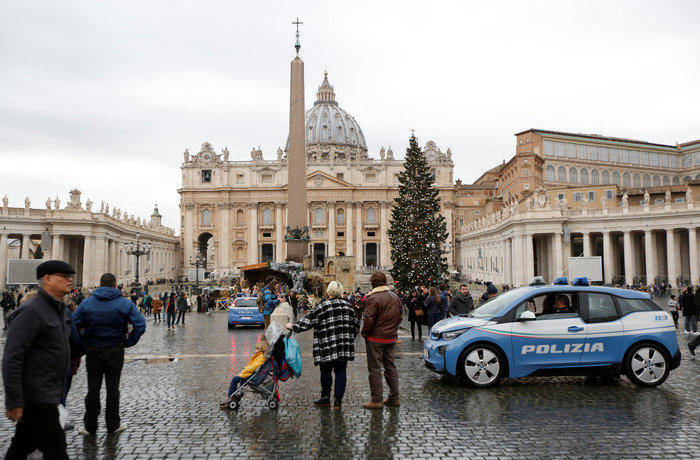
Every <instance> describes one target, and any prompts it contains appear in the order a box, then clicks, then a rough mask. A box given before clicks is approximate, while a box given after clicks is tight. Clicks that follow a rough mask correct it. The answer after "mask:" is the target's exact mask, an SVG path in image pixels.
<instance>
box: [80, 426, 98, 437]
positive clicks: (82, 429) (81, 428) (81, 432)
mask: <svg viewBox="0 0 700 460" xmlns="http://www.w3.org/2000/svg"><path fill="white" fill-rule="evenodd" d="M78 433H80V434H82V435H83V436H92V435H94V434H95V433H90V432H89V431H88V430H87V429H86V428H85V427H84V426H81V427H80V428H78Z"/></svg>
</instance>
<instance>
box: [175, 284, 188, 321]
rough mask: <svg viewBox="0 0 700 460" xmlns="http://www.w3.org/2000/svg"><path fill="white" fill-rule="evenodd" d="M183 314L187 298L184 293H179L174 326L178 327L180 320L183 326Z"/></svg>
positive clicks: (185, 311) (185, 310)
mask: <svg viewBox="0 0 700 460" xmlns="http://www.w3.org/2000/svg"><path fill="white" fill-rule="evenodd" d="M185 313H187V298H186V297H185V293H184V292H181V293H180V295H179V296H178V298H177V320H176V321H175V324H177V325H179V324H180V320H181V319H182V325H183V326H184V325H185Z"/></svg>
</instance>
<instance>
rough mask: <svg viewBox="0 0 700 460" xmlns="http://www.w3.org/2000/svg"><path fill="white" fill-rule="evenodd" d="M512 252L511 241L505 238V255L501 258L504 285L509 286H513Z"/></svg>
mask: <svg viewBox="0 0 700 460" xmlns="http://www.w3.org/2000/svg"><path fill="white" fill-rule="evenodd" d="M512 251H513V239H512V238H506V244H505V254H504V256H503V265H504V269H503V274H504V276H505V280H504V281H505V283H506V284H508V285H510V284H513V259H512V257H511V256H512Z"/></svg>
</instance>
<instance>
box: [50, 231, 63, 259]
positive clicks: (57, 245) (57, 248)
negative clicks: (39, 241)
mask: <svg viewBox="0 0 700 460" xmlns="http://www.w3.org/2000/svg"><path fill="white" fill-rule="evenodd" d="M51 258H52V259H54V260H63V254H62V253H61V236H60V235H54V236H53V238H52V240H51Z"/></svg>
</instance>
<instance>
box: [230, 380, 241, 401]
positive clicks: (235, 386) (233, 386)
mask: <svg viewBox="0 0 700 460" xmlns="http://www.w3.org/2000/svg"><path fill="white" fill-rule="evenodd" d="M242 381H243V378H241V377H239V376H235V377H234V378H232V379H231V384H230V385H229V386H228V397H229V398H230V397H231V395H232V394H233V392H234V391H236V390H237V389H238V387H239V386H240V385H241V382H242Z"/></svg>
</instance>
